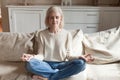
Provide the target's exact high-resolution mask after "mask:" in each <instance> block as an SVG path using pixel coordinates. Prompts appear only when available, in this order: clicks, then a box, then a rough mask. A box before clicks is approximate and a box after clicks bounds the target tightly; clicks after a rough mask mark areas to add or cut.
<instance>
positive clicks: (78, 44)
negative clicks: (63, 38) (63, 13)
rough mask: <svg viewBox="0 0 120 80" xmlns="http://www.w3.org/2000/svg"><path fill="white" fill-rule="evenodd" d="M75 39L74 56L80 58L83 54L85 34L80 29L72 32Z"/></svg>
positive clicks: (73, 45)
mask: <svg viewBox="0 0 120 80" xmlns="http://www.w3.org/2000/svg"><path fill="white" fill-rule="evenodd" d="M70 32H71V34H72V37H73V44H72V48H73V54H72V55H73V56H80V55H82V54H83V45H82V40H83V32H82V30H80V29H77V30H72V31H70Z"/></svg>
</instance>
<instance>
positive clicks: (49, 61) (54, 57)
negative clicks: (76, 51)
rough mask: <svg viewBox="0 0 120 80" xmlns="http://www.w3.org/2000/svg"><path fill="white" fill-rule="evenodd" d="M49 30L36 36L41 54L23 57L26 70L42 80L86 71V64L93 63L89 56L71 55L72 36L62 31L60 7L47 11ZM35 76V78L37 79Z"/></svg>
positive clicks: (57, 79) (46, 20)
mask: <svg viewBox="0 0 120 80" xmlns="http://www.w3.org/2000/svg"><path fill="white" fill-rule="evenodd" d="M45 24H46V27H47V28H46V29H45V30H42V31H40V32H38V33H37V36H36V41H37V42H38V54H37V55H30V54H23V56H22V60H23V61H27V63H26V68H27V70H28V71H29V72H31V73H32V74H34V77H33V78H38V79H39V80H41V78H43V80H44V79H45V80H60V79H63V78H66V77H69V76H72V75H75V74H78V73H79V72H81V71H83V70H84V69H85V63H86V62H90V61H92V60H93V58H92V57H91V55H90V54H87V55H83V56H76V57H73V56H71V54H72V36H71V34H70V32H69V31H67V30H65V29H63V26H64V16H63V12H62V10H61V8H60V7H57V6H52V7H50V8H49V9H48V10H47V13H46V18H45ZM35 76H36V77H35Z"/></svg>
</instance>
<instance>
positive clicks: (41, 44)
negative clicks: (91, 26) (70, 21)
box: [34, 31, 44, 60]
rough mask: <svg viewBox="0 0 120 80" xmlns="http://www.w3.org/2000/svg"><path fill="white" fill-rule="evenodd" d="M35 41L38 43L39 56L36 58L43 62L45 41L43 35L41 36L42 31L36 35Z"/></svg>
mask: <svg viewBox="0 0 120 80" xmlns="http://www.w3.org/2000/svg"><path fill="white" fill-rule="evenodd" d="M35 41H36V43H37V55H35V56H34V57H35V58H36V59H39V60H43V59H44V55H43V53H44V52H43V47H44V46H43V39H42V35H41V31H39V32H37V33H36V35H35Z"/></svg>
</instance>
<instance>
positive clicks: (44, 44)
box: [35, 29, 76, 62]
mask: <svg viewBox="0 0 120 80" xmlns="http://www.w3.org/2000/svg"><path fill="white" fill-rule="evenodd" d="M36 38H37V41H38V55H35V58H37V59H40V60H46V61H58V62H59V61H65V60H70V59H73V58H76V57H72V56H71V53H72V36H71V34H70V32H68V31H66V30H65V29H62V30H61V31H59V32H57V33H51V32H49V30H48V29H45V30H42V31H39V32H38V33H37V35H36Z"/></svg>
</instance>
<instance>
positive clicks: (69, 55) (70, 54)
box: [66, 33, 79, 60]
mask: <svg viewBox="0 0 120 80" xmlns="http://www.w3.org/2000/svg"><path fill="white" fill-rule="evenodd" d="M72 40H73V39H72V35H71V34H70V33H69V34H68V36H67V56H66V58H67V59H68V60H72V59H78V58H79V56H74V53H73V50H72V49H73V48H72V44H73V43H72Z"/></svg>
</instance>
